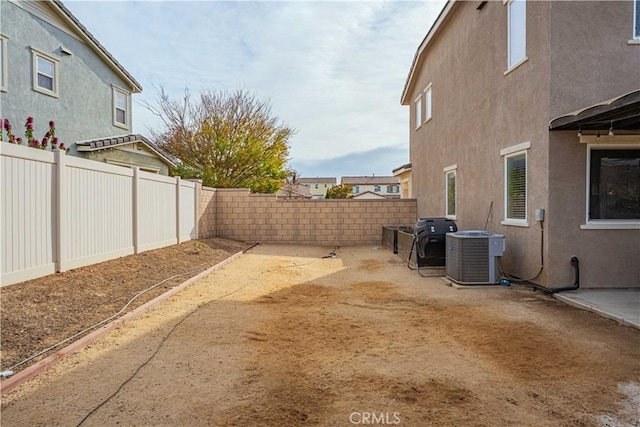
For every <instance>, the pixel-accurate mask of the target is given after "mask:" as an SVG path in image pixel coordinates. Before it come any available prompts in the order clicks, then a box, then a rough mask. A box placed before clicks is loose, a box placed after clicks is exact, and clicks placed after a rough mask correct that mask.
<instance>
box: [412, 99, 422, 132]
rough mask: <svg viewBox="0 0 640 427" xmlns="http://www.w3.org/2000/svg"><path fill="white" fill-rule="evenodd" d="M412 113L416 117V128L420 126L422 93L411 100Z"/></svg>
mask: <svg viewBox="0 0 640 427" xmlns="http://www.w3.org/2000/svg"><path fill="white" fill-rule="evenodd" d="M413 108H414V114H415V119H416V129H420V126H422V94H421V95H420V96H418V97H417V98H416V100H415V101H414V102H413Z"/></svg>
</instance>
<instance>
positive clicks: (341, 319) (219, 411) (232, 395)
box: [1, 246, 640, 426]
mask: <svg viewBox="0 0 640 427" xmlns="http://www.w3.org/2000/svg"><path fill="white" fill-rule="evenodd" d="M328 251H329V249H327V248H315V247H276V246H259V247H257V248H254V249H252V250H251V251H249V252H248V253H247V254H245V255H243V256H242V257H241V258H239V259H238V260H236V261H234V262H233V263H231V264H229V265H227V266H225V267H223V268H221V269H220V270H217V271H215V272H214V273H212V274H210V275H209V276H207V277H206V278H204V279H202V280H201V281H199V282H198V283H196V284H194V285H192V286H191V287H189V288H187V289H185V290H184V291H182V292H180V293H179V294H177V295H176V296H174V297H172V298H171V299H169V300H167V301H165V302H164V303H162V304H161V305H158V306H156V307H154V308H153V309H151V310H149V311H147V312H145V313H144V314H143V315H141V316H140V317H138V318H136V319H133V320H131V321H128V322H126V323H125V324H124V325H123V326H121V327H120V328H118V329H117V330H115V331H114V332H112V333H111V334H109V335H107V336H105V337H103V338H101V339H100V340H98V341H96V342H94V343H93V344H92V345H91V346H90V347H88V348H86V349H84V350H83V351H80V352H78V353H76V354H75V355H73V356H71V357H69V358H67V359H64V360H63V361H62V362H61V363H60V364H58V365H57V366H56V367H55V368H53V369H52V370H50V371H48V372H46V373H45V374H43V375H41V376H39V377H37V378H35V379H34V380H32V381H30V382H29V383H26V384H24V385H23V386H21V387H19V388H18V389H16V390H15V391H14V392H12V393H10V394H9V395H7V396H5V397H4V398H3V400H2V413H1V416H2V419H1V421H2V425H3V426H23V425H88V426H89V425H92V426H93V425H95V426H104V425H219V426H301V425H322V426H336V425H338V426H340V425H344V426H348V425H357V424H360V425H362V424H395V425H406V426H428V425H473V426H504V425H517V426H540V425H549V426H592V425H609V426H638V425H640V410H639V409H638V408H639V406H640V405H639V403H640V402H639V401H638V400H637V399H638V397H640V394H639V393H638V390H640V362H639V361H640V331H638V330H636V329H633V328H629V327H625V326H619V325H618V324H616V323H614V322H612V321H610V320H607V319H603V318H600V317H598V316H596V315H594V314H593V313H590V312H586V311H581V310H578V309H575V308H573V307H570V306H567V305H564V304H562V303H560V302H558V301H556V300H555V299H553V298H550V297H547V296H544V295H541V294H540V293H538V292H533V291H530V290H526V289H522V288H517V289H516V288H504V287H492V288H482V289H472V290H458V289H454V288H452V287H449V286H446V285H445V284H444V282H443V281H442V280H441V279H439V278H422V277H419V276H418V275H417V273H415V272H413V271H410V270H408V269H407V268H406V266H405V261H403V260H402V259H400V258H398V257H397V256H395V255H393V254H391V253H390V252H389V251H386V250H382V249H377V250H376V249H373V248H370V247H359V248H342V249H340V250H339V251H338V257H337V258H335V259H331V258H329V259H323V258H322V256H323V255H325V254H326V253H328Z"/></svg>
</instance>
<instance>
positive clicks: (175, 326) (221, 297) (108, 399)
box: [77, 284, 249, 427]
mask: <svg viewBox="0 0 640 427" xmlns="http://www.w3.org/2000/svg"><path fill="white" fill-rule="evenodd" d="M247 286H249V284H246V285H243V286H240V287H239V288H237V289H235V290H233V291H231V292H228V293H226V294H224V295H222V296H219V297H218V298H214V299H212V300H209V301H207V302H206V303H204V304H202V305H199V306H198V307H196V308H195V309H193V310H192V311H191V312H189V313H187V314H186V315H185V316H184V317H183V318H182V319H180V321H179V322H178V323H176V324H175V325H173V328H171V330H170V331H169V333H168V334H167V335H166V336H165V337H164V338H162V341H160V344H158V348H156V350H155V351H154V352H153V354H152V355H151V356H149V358H148V359H147V360H145V361H144V362H143V363H142V365H140V366H138V368H137V369H136V370H135V371H134V372H133V374H131V376H130V377H129V378H127V379H126V380H125V381H124V382H123V383H122V384H120V386H119V387H118V388H117V389H116V391H114V392H113V393H111V395H109V396H108V397H107V398H106V399H104V400H103V401H102V402H100V403H99V404H98V405H97V406H96V407H95V408H93V409H92V410H91V411H90V412H89V413H88V414H87V415H85V417H84V418H83V419H82V420H81V421H80V422H79V423H78V424H77V427H80V426H81V425H82V424H84V422H85V421H87V420H88V419H89V418H90V417H91V416H92V415H93V414H95V413H96V412H97V411H98V410H99V409H100V408H101V407H103V406H104V405H105V404H107V402H109V401H110V400H111V399H113V398H114V397H115V396H116V395H117V394H118V393H120V391H121V390H122V389H123V388H124V386H126V385H127V384H128V383H129V382H130V381H131V380H133V379H134V378H135V377H136V376H137V375H138V372H140V371H141V370H142V368H144V367H145V366H147V365H148V364H149V362H151V360H153V358H154V357H156V355H157V354H158V353H159V352H160V350H161V349H162V347H163V346H164V343H165V342H166V341H167V340H168V339H169V337H170V336H171V335H172V334H173V333H174V332H175V330H176V329H177V328H178V326H180V325H181V324H182V322H184V321H185V320H187V319H188V318H189V317H191V316H192V315H193V314H195V313H196V312H197V311H198V310H200V309H201V308H203V307H206V306H208V305H209V304H211V303H212V302H215V301H219V300H221V299H223V298H226V297H228V296H229V295H233V294H235V293H236V292H239V291H241V290H242V289H244V288H246V287H247Z"/></svg>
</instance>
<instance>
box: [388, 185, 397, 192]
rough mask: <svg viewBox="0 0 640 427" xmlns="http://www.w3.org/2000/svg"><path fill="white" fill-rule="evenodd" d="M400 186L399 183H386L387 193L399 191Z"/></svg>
mask: <svg viewBox="0 0 640 427" xmlns="http://www.w3.org/2000/svg"><path fill="white" fill-rule="evenodd" d="M399 192H400V186H399V185H387V193H399Z"/></svg>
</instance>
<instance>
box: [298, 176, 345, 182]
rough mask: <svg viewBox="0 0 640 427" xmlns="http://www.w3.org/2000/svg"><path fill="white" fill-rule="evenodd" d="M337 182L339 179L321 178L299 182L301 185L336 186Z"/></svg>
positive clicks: (302, 179) (300, 180) (305, 179)
mask: <svg viewBox="0 0 640 427" xmlns="http://www.w3.org/2000/svg"><path fill="white" fill-rule="evenodd" d="M336 181H337V178H321V177H317V178H299V179H298V182H299V183H300V184H316V183H318V184H335V183H336Z"/></svg>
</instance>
